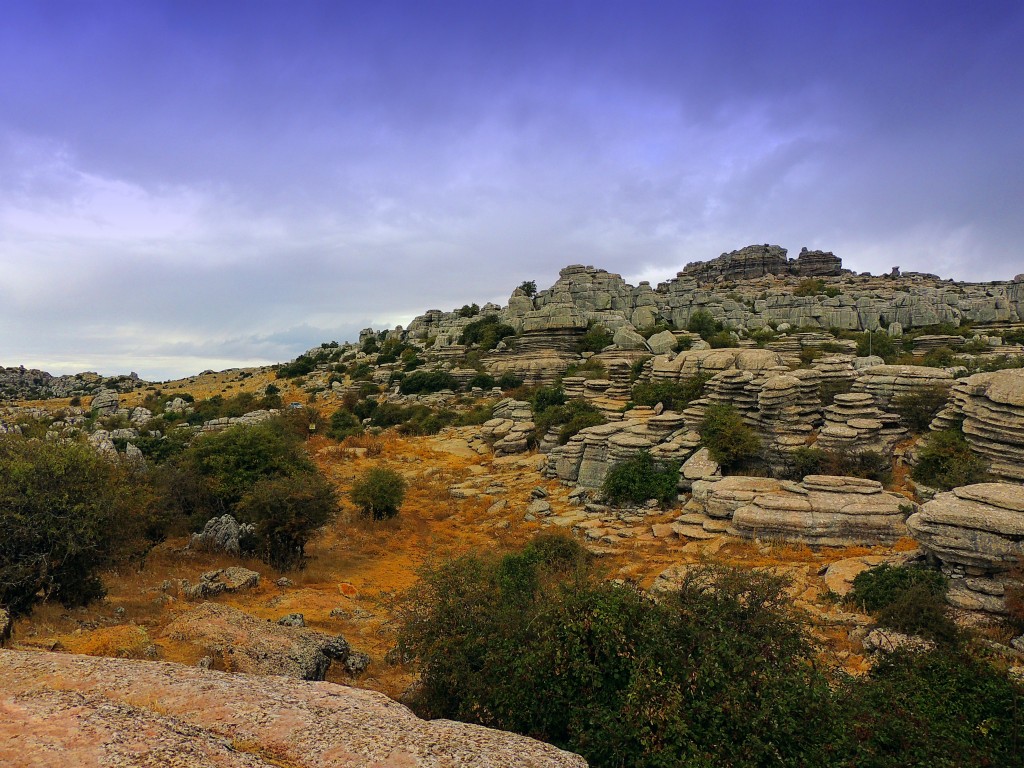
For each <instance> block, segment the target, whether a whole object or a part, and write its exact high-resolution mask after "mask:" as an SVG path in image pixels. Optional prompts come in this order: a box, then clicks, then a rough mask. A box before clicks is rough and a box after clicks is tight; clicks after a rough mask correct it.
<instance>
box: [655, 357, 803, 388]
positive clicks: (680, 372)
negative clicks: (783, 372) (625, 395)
mask: <svg viewBox="0 0 1024 768" xmlns="http://www.w3.org/2000/svg"><path fill="white" fill-rule="evenodd" d="M784 365H785V362H784V360H783V358H782V357H781V356H780V355H779V354H778V353H777V352H772V351H771V350H767V349H691V350H688V351H686V352H680V353H679V354H678V355H676V356H675V357H669V356H667V355H665V356H663V355H658V356H657V357H655V358H654V359H653V360H652V366H651V376H652V377H653V378H655V379H668V380H670V381H679V380H681V379H687V378H690V377H692V376H696V375H698V374H702V373H711V374H714V373H719V372H721V371H727V370H732V369H738V370H743V371H761V370H765V369H768V368H777V367H779V366H784Z"/></svg>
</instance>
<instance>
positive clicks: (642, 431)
mask: <svg viewBox="0 0 1024 768" xmlns="http://www.w3.org/2000/svg"><path fill="white" fill-rule="evenodd" d="M699 441H700V438H699V436H698V435H697V434H696V433H694V432H692V431H689V430H687V429H686V428H685V426H684V422H683V419H682V417H681V415H680V414H677V413H673V412H670V411H666V412H664V413H660V414H657V413H655V411H654V409H651V408H634V409H633V410H631V411H627V412H626V413H625V414H624V418H623V419H622V420H621V421H613V422H609V423H607V424H600V425H598V426H596V427H588V428H586V429H583V430H581V431H580V432H579V433H578V434H576V435H574V436H573V437H572V438H570V439H569V442H568V443H566V444H565V445H562V446H558V447H556V448H552V449H551V451H550V452H549V453H548V461H547V469H546V474H547V475H548V477H556V478H558V479H559V480H561V481H562V482H564V483H566V484H575V485H579V486H580V487H583V488H600V487H601V484H602V483H603V482H604V479H605V477H606V476H607V474H608V471H609V470H610V469H611V468H612V467H613V466H615V464H617V463H620V462H622V461H625V460H627V459H630V458H632V457H633V456H635V455H636V454H637V453H639V452H640V451H644V450H646V451H650V453H651V455H652V456H654V457H655V458H656V459H658V460H659V461H679V462H683V461H685V460H686V459H687V457H689V455H690V454H691V453H693V451H694V449H696V447H697V445H698V443H699Z"/></svg>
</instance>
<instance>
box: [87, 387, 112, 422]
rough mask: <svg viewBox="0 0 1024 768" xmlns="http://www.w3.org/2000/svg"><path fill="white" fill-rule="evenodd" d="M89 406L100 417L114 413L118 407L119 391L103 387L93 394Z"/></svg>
mask: <svg viewBox="0 0 1024 768" xmlns="http://www.w3.org/2000/svg"><path fill="white" fill-rule="evenodd" d="M89 408H90V410H91V411H92V412H93V413H94V414H96V415H97V416H100V417H102V416H111V415H113V414H114V413H116V412H117V408H118V401H117V392H115V391H114V390H112V389H101V390H100V391H99V392H97V393H96V394H95V395H94V396H93V398H92V403H91V404H90V405H89Z"/></svg>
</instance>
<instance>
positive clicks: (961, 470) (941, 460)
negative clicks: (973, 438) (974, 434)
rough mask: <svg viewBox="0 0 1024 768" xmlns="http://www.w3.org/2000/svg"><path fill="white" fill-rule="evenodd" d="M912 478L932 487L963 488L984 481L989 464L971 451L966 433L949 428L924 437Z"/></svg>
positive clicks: (911, 473)
mask: <svg viewBox="0 0 1024 768" xmlns="http://www.w3.org/2000/svg"><path fill="white" fill-rule="evenodd" d="M910 477H911V478H912V479H913V480H914V481H915V482H918V483H921V484H923V485H926V486H928V487H930V488H937V489H939V490H942V491H949V490H952V489H953V488H956V487H958V486H961V485H971V484H972V483H983V482H985V481H986V480H987V479H988V465H987V464H986V462H985V460H984V459H982V458H981V457H980V456H978V455H977V454H976V453H974V451H972V450H971V447H970V445H969V444H968V443H967V438H965V437H964V434H963V432H961V431H960V430H959V429H946V430H942V431H939V432H931V433H930V434H928V436H927V437H925V439H924V442H923V443H922V444H921V447H920V448H919V449H918V451H917V460H916V463H915V464H914V467H913V469H912V470H911V472H910Z"/></svg>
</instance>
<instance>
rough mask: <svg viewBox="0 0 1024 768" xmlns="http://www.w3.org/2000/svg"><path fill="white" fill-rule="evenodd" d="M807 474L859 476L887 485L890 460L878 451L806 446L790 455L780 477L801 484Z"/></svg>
mask: <svg viewBox="0 0 1024 768" xmlns="http://www.w3.org/2000/svg"><path fill="white" fill-rule="evenodd" d="M807 475H842V476H845V477H861V478H864V479H865V480H876V481H878V482H880V483H881V484H882V485H888V484H889V482H890V481H891V480H892V466H891V460H890V459H889V457H887V456H885V455H884V454H882V453H880V452H878V451H858V452H854V453H839V452H836V451H826V450H824V449H822V448H817V447H815V446H805V447H801V448H797V449H796V450H795V451H793V452H792V453H791V454H790V456H789V461H788V463H787V465H786V467H785V471H784V472H783V473H782V476H783V477H785V478H787V479H790V480H796V481H800V480H803V478H805V477H806V476H807Z"/></svg>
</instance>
